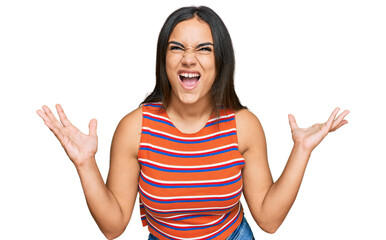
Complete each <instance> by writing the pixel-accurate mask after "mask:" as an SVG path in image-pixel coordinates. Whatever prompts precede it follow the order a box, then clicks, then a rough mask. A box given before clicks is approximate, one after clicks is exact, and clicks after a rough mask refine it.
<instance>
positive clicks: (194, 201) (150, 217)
mask: <svg viewBox="0 0 386 240" xmlns="http://www.w3.org/2000/svg"><path fill="white" fill-rule="evenodd" d="M138 161H139V164H140V167H141V171H140V178H139V201H140V211H141V219H142V224H143V226H144V227H145V226H148V229H149V231H150V232H151V233H152V234H153V235H154V236H156V237H158V238H159V239H160V240H163V239H187V238H189V239H197V240H198V239H225V238H226V237H228V236H229V235H231V234H232V232H233V231H234V230H235V229H236V228H237V227H238V226H239V225H240V223H241V221H242V218H243V209H242V206H241V203H240V197H241V193H242V186H243V184H242V175H241V174H242V168H243V167H244V158H243V157H242V155H241V153H240V152H239V149H238V144H237V131H236V122H235V113H234V111H231V110H229V109H224V108H222V109H221V110H220V115H219V116H215V115H214V114H212V115H211V117H210V118H209V120H208V122H207V123H206V125H205V127H203V128H202V129H201V130H200V131H198V132H196V133H193V134H188V133H183V132H181V131H179V130H178V129H177V128H176V127H175V126H174V124H173V123H172V121H171V120H170V119H169V117H168V115H167V113H166V110H165V109H164V108H163V107H162V104H161V103H147V104H144V105H143V106H142V133H141V141H140V147H139V152H138Z"/></svg>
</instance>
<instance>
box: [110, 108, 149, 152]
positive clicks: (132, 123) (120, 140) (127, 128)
mask: <svg viewBox="0 0 386 240" xmlns="http://www.w3.org/2000/svg"><path fill="white" fill-rule="evenodd" d="M141 130H142V108H141V107H139V108H137V109H135V110H134V111H132V112H130V113H128V114H127V115H126V116H124V117H123V118H122V119H121V121H120V122H119V124H118V126H117V128H116V130H115V133H114V138H113V143H112V144H113V145H118V146H112V147H118V148H119V149H121V147H123V148H126V149H127V151H130V154H136V153H137V151H138V148H139V143H140V138H141Z"/></svg>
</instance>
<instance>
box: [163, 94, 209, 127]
mask: <svg viewBox="0 0 386 240" xmlns="http://www.w3.org/2000/svg"><path fill="white" fill-rule="evenodd" d="M167 112H168V114H169V116H170V115H171V116H173V117H174V118H178V119H181V120H184V121H185V120H186V121H192V120H200V119H203V118H206V119H208V118H209V116H210V114H211V113H212V105H211V104H210V100H208V99H201V100H200V101H198V102H196V103H193V104H184V103H183V102H181V101H179V100H178V99H176V98H173V97H171V99H170V103H169V106H168V108H167Z"/></svg>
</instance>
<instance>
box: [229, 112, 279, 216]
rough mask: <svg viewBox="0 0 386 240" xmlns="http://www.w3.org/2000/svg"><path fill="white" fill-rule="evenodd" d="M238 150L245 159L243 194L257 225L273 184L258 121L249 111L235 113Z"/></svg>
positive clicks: (261, 129) (264, 142)
mask: <svg viewBox="0 0 386 240" xmlns="http://www.w3.org/2000/svg"><path fill="white" fill-rule="evenodd" d="M236 123H237V137H238V142H239V150H240V152H241V154H242V155H243V157H244V159H245V166H244V169H243V193H244V197H245V200H246V202H247V204H248V207H249V210H250V212H251V214H252V216H253V218H254V219H255V221H256V223H259V219H260V216H261V206H262V203H263V201H264V198H265V196H266V194H267V192H268V190H269V188H270V187H271V186H272V184H273V180H272V175H271V171H270V169H269V165H268V159H267V146H266V140H265V135H264V131H263V128H262V126H261V124H260V121H259V119H258V118H257V117H256V116H255V115H253V114H252V113H251V112H250V111H248V110H246V109H242V110H240V111H238V112H237V113H236Z"/></svg>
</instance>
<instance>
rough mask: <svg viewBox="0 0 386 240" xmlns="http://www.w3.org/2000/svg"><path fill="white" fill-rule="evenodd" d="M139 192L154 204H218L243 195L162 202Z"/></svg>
mask: <svg viewBox="0 0 386 240" xmlns="http://www.w3.org/2000/svg"><path fill="white" fill-rule="evenodd" d="M139 191H140V192H141V194H142V196H144V197H145V198H147V199H149V200H150V201H152V202H157V203H184V202H217V201H220V202H222V201H228V200H231V199H234V198H237V197H238V196H240V195H241V192H242V191H240V192H239V193H238V194H237V195H235V196H232V197H227V198H221V199H210V198H209V199H193V200H190V199H187V200H170V201H167V200H163V201H160V200H155V199H151V198H150V197H148V196H146V195H145V194H143V192H142V191H141V189H139Z"/></svg>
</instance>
